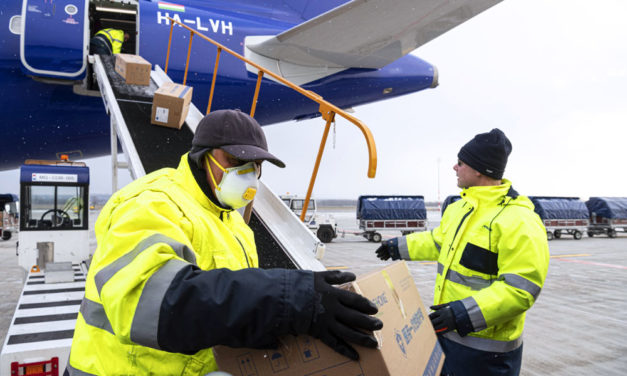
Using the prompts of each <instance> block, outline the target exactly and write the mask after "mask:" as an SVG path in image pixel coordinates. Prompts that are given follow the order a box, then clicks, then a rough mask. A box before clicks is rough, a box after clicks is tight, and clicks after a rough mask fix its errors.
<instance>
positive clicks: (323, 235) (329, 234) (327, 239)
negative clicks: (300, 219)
mask: <svg viewBox="0 0 627 376" xmlns="http://www.w3.org/2000/svg"><path fill="white" fill-rule="evenodd" d="M317 235H318V239H320V240H321V241H322V242H323V243H331V241H332V240H333V230H332V229H330V228H328V227H326V226H325V227H320V228H319V229H318V232H317Z"/></svg>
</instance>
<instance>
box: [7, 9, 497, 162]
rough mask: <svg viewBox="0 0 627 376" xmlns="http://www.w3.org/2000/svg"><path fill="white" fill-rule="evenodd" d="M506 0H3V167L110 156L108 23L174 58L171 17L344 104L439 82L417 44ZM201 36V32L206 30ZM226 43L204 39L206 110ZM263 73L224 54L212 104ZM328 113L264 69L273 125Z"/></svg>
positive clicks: (238, 93)
mask: <svg viewBox="0 0 627 376" xmlns="http://www.w3.org/2000/svg"><path fill="white" fill-rule="evenodd" d="M500 1H501V0H457V1H446V0H394V1H392V0H368V1H366V0H352V1H346V0H313V1H311V0H264V1H259V0H228V1H227V0H172V1H167V2H166V1H158V0H19V1H18V0H4V1H2V2H0V25H7V26H8V27H7V28H2V30H3V31H2V32H0V41H1V46H2V47H1V48H0V84H1V85H0V118H1V119H2V125H1V126H0V127H1V128H0V129H1V134H2V145H3V146H2V152H1V153H0V170H7V169H13V168H17V167H18V166H19V165H21V164H22V163H23V161H24V160H25V159H58V157H59V156H60V155H61V154H65V155H69V157H70V158H72V159H83V158H92V157H98V156H103V155H108V154H110V135H109V131H110V122H109V118H108V116H107V114H106V112H105V111H103V109H104V107H103V103H102V99H101V98H100V92H99V91H98V88H97V83H95V82H94V78H93V74H92V72H91V65H90V63H89V59H88V55H89V39H90V37H91V36H93V35H94V34H95V33H96V32H97V31H99V30H100V29H102V28H108V27H111V28H117V29H123V30H125V31H126V32H128V33H129V34H130V36H131V38H130V39H129V41H128V42H125V43H124V46H123V50H122V52H123V53H130V54H138V55H140V56H142V57H143V58H145V59H146V60H148V61H149V62H151V63H152V64H153V65H159V66H161V67H162V68H163V67H164V65H165V60H166V54H167V48H168V38H169V34H170V21H169V19H168V17H171V18H173V19H175V20H177V21H179V22H182V23H183V24H185V25H187V26H189V27H192V28H195V29H196V30H198V31H200V32H202V33H204V34H205V35H207V36H208V37H210V38H212V39H214V40H216V41H218V42H219V43H222V44H224V45H225V46H226V47H228V48H229V49H232V50H234V51H236V52H238V53H240V54H242V55H245V56H246V57H247V58H249V59H250V60H252V61H253V62H255V63H256V64H259V65H261V66H263V67H264V68H268V69H270V70H271V71H272V72H274V73H276V74H278V75H280V76H282V77H284V78H286V79H288V80H290V81H292V82H294V83H295V84H297V85H300V86H302V87H303V88H305V89H307V90H311V91H313V92H315V93H317V94H318V95H320V96H322V97H323V98H324V99H326V100H328V101H329V102H331V103H333V104H334V105H336V106H338V107H340V108H343V109H351V108H352V107H354V106H358V105H363V104H367V103H372V102H376V101H380V100H385V99H389V98H393V97H397V96H401V95H405V94H409V93H413V92H417V91H420V90H424V89H427V88H434V87H436V86H437V84H438V72H437V69H436V68H435V66H433V65H432V64H430V63H428V62H426V61H424V60H422V59H420V58H418V57H416V56H414V55H410V54H409V53H410V52H411V51H413V50H415V49H416V48H417V47H419V46H421V45H423V44H425V43H427V42H428V41H430V40H432V39H434V38H436V37H437V36H439V35H441V34H443V33H444V32H446V31H448V30H450V29H451V28H453V27H455V26H457V25H459V24H460V23H462V22H465V21H466V20H468V19H470V18H472V17H474V16H475V15H477V14H479V13H481V12H483V11H485V10H487V9H488V8H490V7H492V6H494V5H495V4H497V3H499V2H500ZM172 39H173V42H172V50H171V53H170V60H169V70H168V75H169V76H170V77H171V78H172V80H173V81H174V82H179V83H180V82H182V81H183V74H184V68H185V64H186V58H187V48H188V44H189V32H187V31H185V30H184V28H182V27H179V26H176V27H174V28H173V37H172ZM198 39H199V38H198ZM215 59H216V48H215V47H214V46H212V45H210V44H209V43H201V41H199V40H196V39H195V40H194V48H193V49H192V52H191V56H190V70H189V73H188V76H187V85H189V86H192V87H194V97H193V102H194V104H196V106H197V107H198V108H200V109H204V108H205V106H206V105H207V101H208V98H209V92H210V85H211V80H212V75H213V70H214V62H215ZM256 80H257V71H256V70H255V69H253V68H251V67H250V66H248V65H246V64H244V63H242V62H241V61H239V60H237V59H235V58H233V57H231V56H223V57H222V58H221V60H220V65H219V68H218V74H217V80H216V89H215V90H216V91H215V93H216V94H215V96H214V99H213V104H212V110H215V109H223V108H239V109H242V110H246V109H249V108H250V106H251V103H252V93H253V92H254V90H255V84H256ZM316 116H319V112H318V107H317V105H316V104H315V103H314V102H312V101H310V100H308V99H306V98H304V97H302V96H300V95H299V94H297V93H296V92H294V91H292V90H290V89H288V88H287V87H285V86H284V85H282V84H281V83H278V82H275V81H273V80H271V79H267V78H264V79H263V84H262V86H261V91H260V94H259V101H258V105H257V109H256V113H255V118H256V119H257V120H258V121H259V122H260V124H262V125H269V124H274V123H279V122H284V121H289V120H300V119H307V118H312V117H316Z"/></svg>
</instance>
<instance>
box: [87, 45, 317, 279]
mask: <svg viewBox="0 0 627 376" xmlns="http://www.w3.org/2000/svg"><path fill="white" fill-rule="evenodd" d="M95 61H96V63H95V72H96V75H97V77H98V80H99V85H100V90H101V92H102V94H103V100H104V102H105V106H107V108H108V111H109V112H110V115H111V119H112V124H113V127H112V128H114V129H116V131H117V132H118V137H120V140H121V141H122V147H123V148H125V150H124V152H125V154H126V155H127V160H129V161H130V162H131V163H130V165H131V166H129V168H131V173H132V174H133V176H134V177H135V178H138V177H140V176H142V175H143V174H148V173H150V172H152V171H155V170H158V169H160V168H163V167H173V168H175V167H177V166H178V163H179V160H180V158H181V155H183V154H184V153H186V152H187V151H188V150H189V148H190V146H191V143H192V138H193V132H192V129H194V130H195V129H196V125H197V122H198V121H199V120H200V119H201V118H202V114H200V112H198V110H197V109H196V108H195V107H194V105H193V103H192V105H191V106H190V115H188V117H187V119H186V123H185V124H183V127H182V128H181V129H180V130H178V129H174V128H166V127H161V126H156V125H152V124H150V117H151V110H152V98H153V96H154V92H155V91H156V90H157V88H158V86H159V85H160V84H161V85H162V84H163V82H165V81H166V80H169V78H168V77H167V76H166V75H165V73H163V71H161V70H160V68H159V67H155V71H153V72H152V74H151V77H152V80H151V83H150V86H138V85H127V84H126V82H125V80H124V79H123V78H122V76H120V75H119V74H118V73H116V72H115V57H114V56H100V57H99V58H95ZM99 64H101V66H98V65H99ZM104 80H106V82H101V81H104ZM157 81H162V82H157ZM111 102H115V104H113V103H111ZM190 119H192V124H190ZM194 121H195V123H194ZM138 165H141V166H138ZM249 226H250V227H251V228H252V230H253V232H254V234H255V243H256V245H257V253H258V255H259V266H260V267H262V268H266V269H267V268H288V269H297V268H298V269H312V270H322V269H324V267H323V266H322V264H321V263H320V262H319V261H318V260H316V259H315V258H314V255H315V254H317V253H318V252H322V251H323V249H324V246H323V245H321V244H322V243H320V242H319V240H318V239H317V238H315V236H313V235H312V233H311V232H310V231H309V230H308V229H307V228H306V227H305V226H304V225H303V224H302V222H300V220H298V219H297V218H296V217H295V216H294V215H293V213H291V212H290V211H289V209H287V207H286V206H285V205H284V204H283V203H282V201H281V200H280V199H279V198H278V197H277V196H276V195H275V194H273V193H272V192H271V191H270V190H269V189H268V188H267V187H266V186H265V185H264V184H263V182H261V183H260V187H259V190H258V193H257V197H256V199H255V205H254V207H253V213H252V216H251V220H250V223H249ZM321 249H322V251H321Z"/></svg>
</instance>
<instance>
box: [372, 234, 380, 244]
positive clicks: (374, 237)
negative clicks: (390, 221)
mask: <svg viewBox="0 0 627 376" xmlns="http://www.w3.org/2000/svg"><path fill="white" fill-rule="evenodd" d="M372 241H373V242H375V243H378V242H380V241H381V234H379V233H378V232H375V233H374V234H372Z"/></svg>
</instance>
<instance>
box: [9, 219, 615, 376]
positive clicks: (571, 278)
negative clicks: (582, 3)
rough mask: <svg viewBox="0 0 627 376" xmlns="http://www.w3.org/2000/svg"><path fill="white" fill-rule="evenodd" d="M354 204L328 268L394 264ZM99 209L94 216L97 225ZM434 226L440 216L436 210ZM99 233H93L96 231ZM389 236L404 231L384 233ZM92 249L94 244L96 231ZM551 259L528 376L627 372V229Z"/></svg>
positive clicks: (14, 278)
mask: <svg viewBox="0 0 627 376" xmlns="http://www.w3.org/2000/svg"><path fill="white" fill-rule="evenodd" d="M354 213H355V212H354V211H353V210H344V209H336V210H334V211H333V214H334V215H335V216H336V218H337V220H338V227H339V228H341V229H343V230H345V234H344V236H343V237H342V235H340V236H339V237H338V238H337V239H334V241H333V242H332V243H329V244H327V247H326V253H325V256H324V259H323V260H322V262H323V264H324V265H325V266H326V267H327V268H337V269H341V270H349V271H352V272H354V273H356V274H358V275H359V274H364V273H367V272H369V271H373V270H376V269H378V268H380V267H383V266H384V265H386V264H387V263H385V262H382V261H380V260H379V259H377V258H376V256H375V253H374V251H375V249H376V248H377V247H378V245H377V244H375V243H372V242H368V241H367V240H366V239H364V238H363V237H361V236H358V235H354V234H353V233H356V232H358V231H359V230H358V228H357V224H356V221H355V214H354ZM95 214H97V213H92V215H91V216H90V217H91V218H90V224H91V225H92V226H93V223H94V220H95ZM429 219H430V225H429V226H430V228H432V227H433V226H435V225H437V222H438V221H439V216H438V215H437V213H436V212H429ZM92 234H93V233H92ZM382 235H383V237H384V239H385V238H389V237H393V236H399V235H400V233H398V232H384V233H382ZM15 246H16V237H14V238H13V239H11V240H9V241H0V343H4V340H5V335H6V332H7V330H8V327H9V324H10V322H11V319H12V317H13V312H14V310H15V305H16V303H17V301H18V299H19V296H20V293H21V289H22V286H23V280H24V278H25V275H26V273H25V271H24V270H22V269H21V268H20V267H19V266H18V265H17V256H16V255H15ZM92 248H95V243H94V241H93V236H92ZM549 248H550V252H551V262H550V266H549V272H548V276H547V280H546V283H545V286H544V288H543V290H542V293H541V294H540V297H539V298H538V301H537V302H536V304H535V305H534V306H533V307H532V308H531V310H529V311H528V313H527V321H526V327H525V333H524V351H523V365H522V372H521V375H523V376H532V375H533V376H541V375H563V376H571V375H607V376H612V375H616V376H619V375H620V376H622V375H625V374H627V337H626V336H625V333H627V313H626V312H627V289H626V288H627V235H625V234H622V233H619V236H618V237H617V238H615V239H609V238H607V237H595V238H588V237H586V236H584V237H583V239H581V240H574V239H573V238H572V237H570V236H569V237H565V238H562V239H555V240H551V241H550V242H549ZM408 265H409V268H410V271H411V273H412V276H413V278H414V281H415V282H416V286H417V287H418V291H419V292H420V295H421V297H422V299H423V302H424V304H425V305H427V306H428V305H430V304H431V300H432V299H433V286H434V281H435V274H436V265H435V263H429V262H409V263H408Z"/></svg>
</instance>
